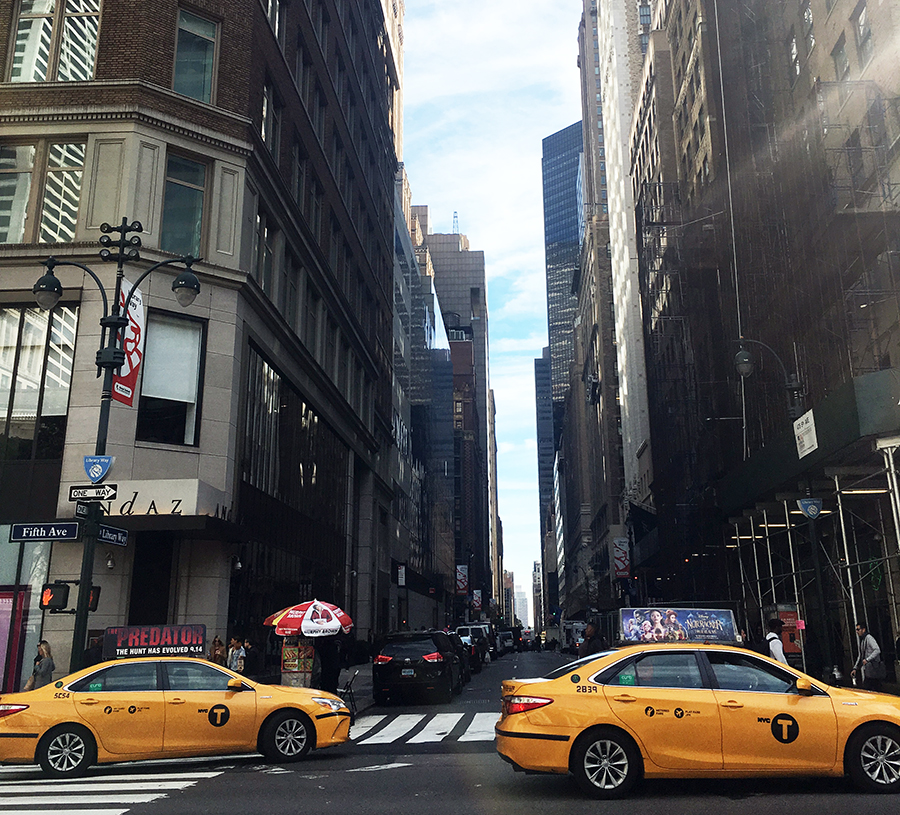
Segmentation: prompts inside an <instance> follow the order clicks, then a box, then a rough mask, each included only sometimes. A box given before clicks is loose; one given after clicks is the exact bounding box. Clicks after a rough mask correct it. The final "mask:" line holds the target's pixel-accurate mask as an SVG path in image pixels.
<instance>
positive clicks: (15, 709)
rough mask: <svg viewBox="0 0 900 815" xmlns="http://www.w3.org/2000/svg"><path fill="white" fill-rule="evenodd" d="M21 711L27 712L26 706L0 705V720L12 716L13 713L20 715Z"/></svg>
mask: <svg viewBox="0 0 900 815" xmlns="http://www.w3.org/2000/svg"><path fill="white" fill-rule="evenodd" d="M23 710H28V705H0V719H2V718H3V717H4V716H12V714H13V713H21V712H22V711H23Z"/></svg>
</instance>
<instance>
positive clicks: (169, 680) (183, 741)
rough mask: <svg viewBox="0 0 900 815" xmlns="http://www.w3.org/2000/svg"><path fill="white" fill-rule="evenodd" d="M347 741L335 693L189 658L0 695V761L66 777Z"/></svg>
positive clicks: (126, 665) (129, 662) (124, 664)
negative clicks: (94, 769)
mask: <svg viewBox="0 0 900 815" xmlns="http://www.w3.org/2000/svg"><path fill="white" fill-rule="evenodd" d="M349 738H350V711H349V710H348V709H347V706H346V705H345V704H344V702H343V701H342V700H341V699H339V698H338V697H337V696H334V695H333V694H330V693H326V692H324V691H319V690H311V689H309V688H288V687H282V686H275V685H262V684H259V683H257V682H252V681H250V680H249V679H246V678H244V677H242V676H241V675H240V674H236V673H234V672H233V671H229V670H228V669H226V668H223V667H221V666H219V665H214V664H213V663H211V662H206V661H204V660H201V659H191V658H188V657H183V658H181V657H169V658H159V659H152V658H149V659H148V658H138V659H122V660H117V661H115V662H105V663H101V664H99V665H94V666H92V667H90V668H85V669H84V670H81V671H78V672H76V673H73V674H71V675H69V676H67V677H65V678H64V679H61V680H59V681H58V682H53V683H51V684H49V685H45V686H44V687H42V688H39V689H37V690H32V691H28V692H26V693H8V694H3V695H0V763H3V764H33V763H37V764H40V765H41V767H42V768H43V770H44V772H45V773H46V774H47V775H50V776H55V777H61V778H72V777H76V776H80V775H83V774H84V773H85V772H86V770H87V769H88V768H89V767H90V766H91V765H92V764H94V763H100V764H104V763H107V762H114V761H134V760H138V759H153V758H170V757H182V756H207V755H208V756H213V755H225V754H229V753H247V752H253V751H258V752H260V753H263V754H264V755H265V756H266V757H267V758H269V759H271V760H272V761H297V760H299V759H301V758H303V757H304V756H306V755H307V753H309V751H310V750H313V749H317V748H322V747H330V746H332V745H335V744H341V743H343V742H346V741H348V740H349Z"/></svg>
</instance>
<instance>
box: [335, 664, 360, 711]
mask: <svg viewBox="0 0 900 815" xmlns="http://www.w3.org/2000/svg"><path fill="white" fill-rule="evenodd" d="M357 676H359V669H358V668H357V669H356V671H354V673H353V676H351V677H350V678H349V679H348V680H347V681H346V682H345V683H344V687H342V688H338V692H337V695H338V696H340V697H341V699H343V700H344V704H345V705H347V708H348V709H349V710H350V724H351V725H352V724H353V723H354V722H355V721H356V695H355V694H354V693H353V680H354V679H356V677H357Z"/></svg>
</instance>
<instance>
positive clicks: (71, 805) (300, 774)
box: [0, 653, 900, 815]
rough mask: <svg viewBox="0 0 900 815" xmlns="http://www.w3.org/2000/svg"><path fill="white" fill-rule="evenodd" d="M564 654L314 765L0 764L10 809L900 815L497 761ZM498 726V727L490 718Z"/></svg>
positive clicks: (378, 720)
mask: <svg viewBox="0 0 900 815" xmlns="http://www.w3.org/2000/svg"><path fill="white" fill-rule="evenodd" d="M560 662H561V658H560V657H559V656H558V655H555V654H546V653H525V654H518V655H513V654H510V655H507V656H506V657H503V658H502V659H500V660H498V661H497V662H494V663H492V664H491V665H488V666H487V667H486V668H485V670H484V671H482V673H481V674H480V675H476V676H474V677H473V679H472V682H471V683H469V684H468V685H466V686H465V689H464V691H463V693H462V695H460V696H457V697H454V699H453V701H452V702H451V703H450V704H447V705H441V704H421V705H419V704H416V705H402V706H401V705H395V706H388V707H372V708H369V709H368V710H367V711H365V712H364V713H363V714H362V716H361V717H360V719H359V722H358V727H357V728H354V731H355V735H354V741H353V742H352V743H350V744H347V745H343V746H341V747H337V748H331V749H328V750H323V751H322V752H320V753H313V754H312V755H310V756H309V757H308V758H307V759H306V760H305V761H303V762H301V763H299V764H291V765H281V766H278V765H272V764H269V763H267V762H265V760H264V759H263V758H262V757H261V756H258V755H248V756H241V757H232V758H228V759H215V760H210V759H203V760H191V761H171V762H149V763H138V764H130V765H116V766H111V767H103V768H95V769H94V770H93V771H92V772H91V773H90V775H89V776H88V777H86V778H85V779H81V780H80V781H74V782H63V783H60V782H53V783H50V782H47V781H46V780H44V779H42V778H41V776H40V774H39V772H37V771H36V770H34V769H30V768H29V769H21V768H0V815H11V814H12V813H21V814H22V815H24V813H32V812H33V813H39V812H40V813H47V812H50V813H53V814H54V815H58V813H61V812H72V813H74V812H79V813H82V815H85V814H86V813H92V814H93V813H96V815H124V813H126V812H130V813H134V815H200V813H237V814H239V815H254V814H255V813H278V815H287V813H316V815H319V814H320V813H340V814H341V815H367V814H368V813H372V814H373V815H374V814H375V813H378V815H381V814H382V813H384V815H388V813H390V815H424V813H427V815H531V813H535V812H540V813H541V815H545V814H546V815H581V813H584V815H602V814H603V813H616V814H617V815H619V813H622V812H623V807H627V810H625V811H627V812H628V815H642V814H643V813H647V815H651V814H652V815H661V813H662V815H682V813H683V814H684V815H698V813H702V814H704V815H705V813H709V815H768V813H772V814H773V815H775V814H776V813H777V814H778V815H781V813H790V815H807V813H808V815H831V813H834V814H835V815H838V814H839V815H845V813H846V812H848V811H864V812H866V813H867V815H879V814H880V813H890V814H891V815H894V813H895V812H896V811H897V806H898V804H900V801H898V798H897V797H896V796H862V795H860V794H859V793H858V792H857V791H856V790H855V789H854V788H853V787H851V786H850V784H849V782H846V781H844V780H843V779H816V780H771V779H763V780H752V781H728V780H703V781H697V780H690V781H687V780H686V781H677V780H675V781H648V782H645V783H643V784H642V785H640V786H639V787H638V789H637V790H636V791H635V793H634V794H633V795H632V796H631V797H630V798H629V799H628V800H627V801H626V802H622V801H613V802H597V801H593V800H590V799H587V798H585V797H584V796H583V795H582V794H581V793H580V792H579V791H578V789H577V788H576V787H575V784H574V782H573V781H572V780H571V779H570V778H567V777H564V776H544V775H523V774H521V773H516V772H514V771H513V770H512V768H511V767H510V766H508V765H507V764H506V763H504V762H503V761H501V759H500V758H499V757H498V756H497V754H496V752H495V750H494V745H493V741H492V738H490V737H489V736H488V735H487V731H488V725H490V728H491V729H492V724H491V722H493V721H496V718H497V716H498V715H499V689H500V682H501V680H502V679H504V678H508V677H511V676H520V677H524V676H538V675H541V674H543V673H545V672H546V671H548V670H550V669H551V668H553V667H555V666H556V665H559V664H560ZM488 720H490V722H489V721H488Z"/></svg>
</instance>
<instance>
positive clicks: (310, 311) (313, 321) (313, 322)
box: [304, 286, 322, 359]
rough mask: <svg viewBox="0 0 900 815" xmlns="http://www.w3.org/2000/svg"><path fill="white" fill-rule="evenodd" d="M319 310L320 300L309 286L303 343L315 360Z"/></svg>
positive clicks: (317, 346) (316, 355) (317, 345)
mask: <svg viewBox="0 0 900 815" xmlns="http://www.w3.org/2000/svg"><path fill="white" fill-rule="evenodd" d="M321 310H322V298H321V297H319V295H318V293H317V292H316V291H315V290H314V289H313V288H312V287H311V286H309V287H307V291H306V331H305V332H304V333H305V343H306V347H307V349H308V350H309V353H310V354H312V355H313V356H314V357H316V358H317V359H318V352H319V312H320V311H321Z"/></svg>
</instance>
